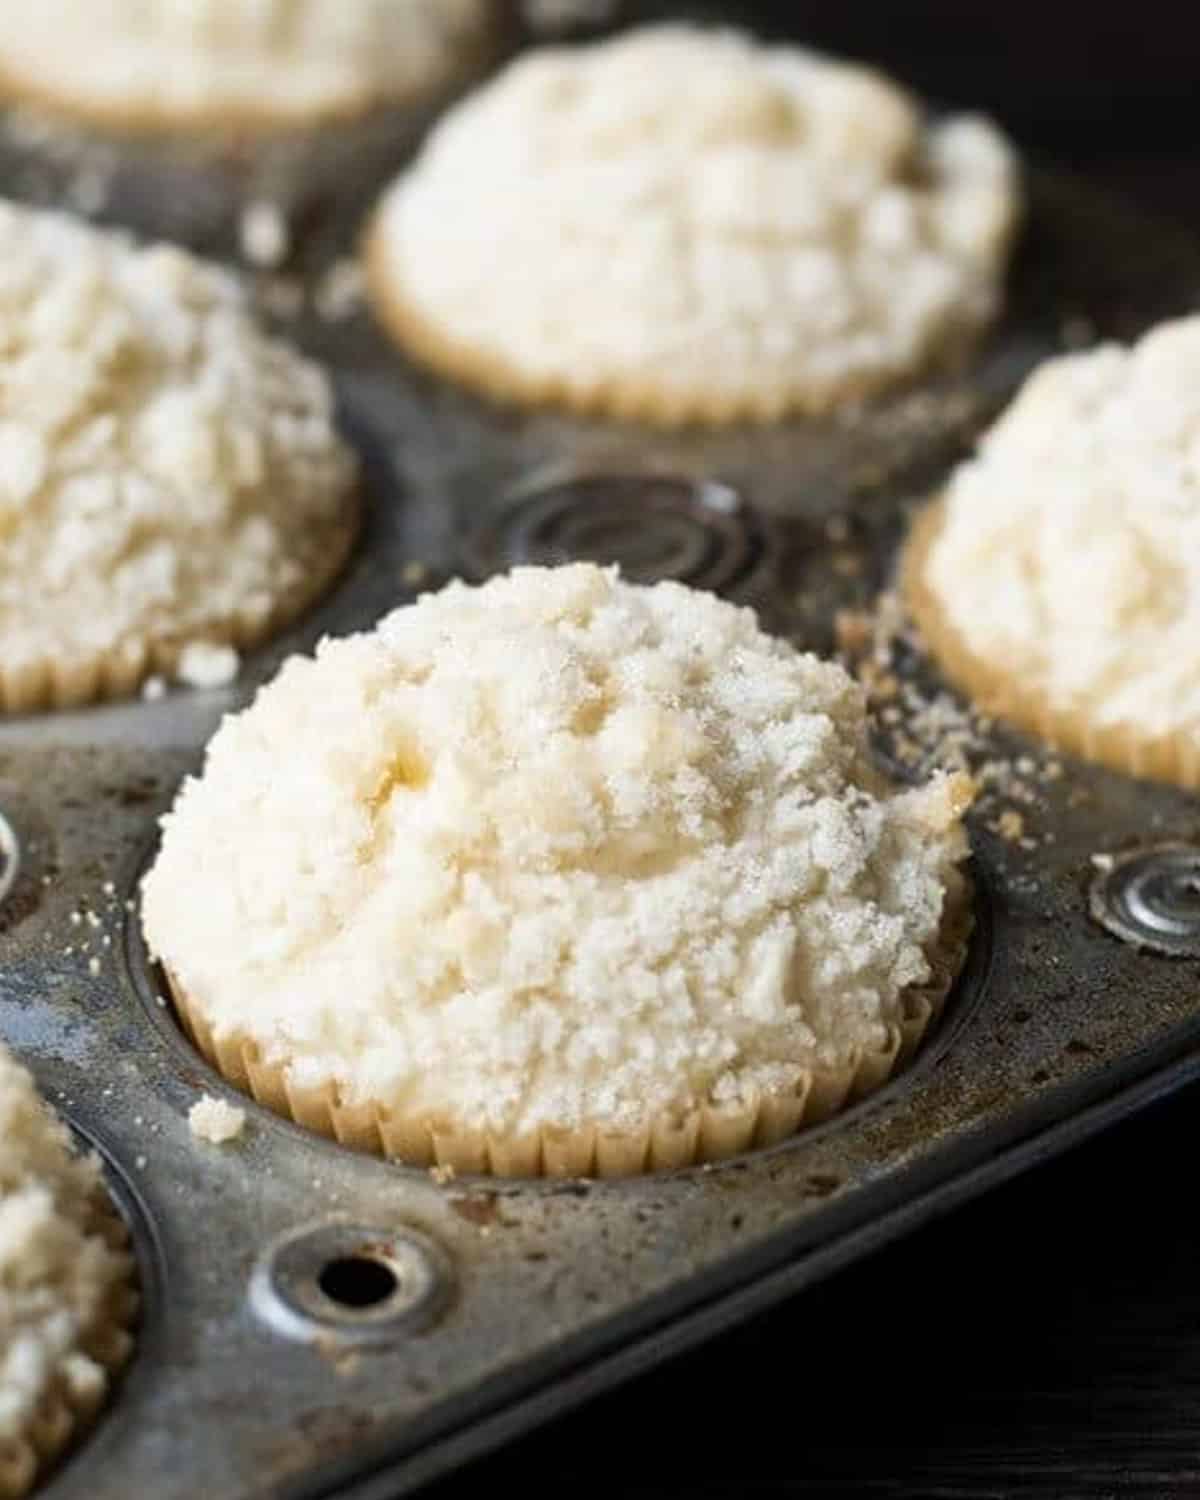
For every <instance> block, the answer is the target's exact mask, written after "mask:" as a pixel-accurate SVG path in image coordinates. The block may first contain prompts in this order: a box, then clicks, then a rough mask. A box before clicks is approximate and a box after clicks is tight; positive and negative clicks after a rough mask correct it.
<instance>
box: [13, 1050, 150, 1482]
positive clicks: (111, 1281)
mask: <svg viewBox="0 0 1200 1500" xmlns="http://www.w3.org/2000/svg"><path fill="white" fill-rule="evenodd" d="M126 1239H127V1236H126V1233H125V1230H124V1226H123V1225H122V1223H121V1220H120V1219H119V1218H118V1216H117V1214H116V1211H115V1209H114V1208H113V1207H112V1205H111V1203H110V1201H109V1198H108V1194H107V1192H106V1191H105V1188H104V1184H103V1180H102V1178H101V1175H100V1166H99V1163H98V1162H97V1160H96V1159H95V1158H94V1157H83V1156H79V1155H77V1154H76V1153H75V1152H74V1151H73V1150H72V1145H71V1137H70V1135H69V1133H68V1131H67V1129H66V1127H65V1126H64V1125H63V1124H61V1122H59V1121H58V1120H57V1119H55V1117H54V1116H53V1115H52V1113H51V1112H50V1110H49V1108H48V1107H47V1106H46V1105H45V1104H44V1103H43V1102H42V1100H41V1099H40V1098H39V1097H38V1094H37V1091H36V1089H35V1087H34V1083H33V1080H32V1078H31V1077H30V1076H29V1074H28V1073H27V1072H26V1070H25V1069H24V1068H23V1067H21V1066H20V1065H19V1064H18V1063H17V1062H16V1061H15V1060H14V1058H13V1057H12V1055H11V1054H10V1053H9V1052H8V1050H7V1049H6V1048H5V1047H4V1046H3V1045H2V1044H0V1497H3V1500H13V1497H15V1496H19V1495H24V1494H26V1493H27V1492H28V1490H29V1489H30V1488H31V1487H32V1485H33V1483H34V1481H35V1480H36V1479H37V1478H38V1476H39V1475H40V1474H41V1473H43V1472H44V1471H45V1469H46V1468H47V1467H48V1466H49V1465H50V1464H51V1463H52V1462H53V1461H54V1459H55V1458H57V1457H58V1455H59V1454H60V1453H61V1452H62V1451H63V1449H64V1448H65V1447H66V1446H67V1444H68V1443H69V1442H70V1441H71V1440H72V1438H73V1437H75V1435H76V1434H77V1433H78V1432H79V1430H80V1429H81V1427H82V1426H83V1425H84V1424H85V1423H86V1422H88V1421H89V1420H91V1418H92V1417H93V1416H94V1415H95V1413H96V1412H97V1411H98V1410H99V1409H100V1407H101V1406H102V1405H103V1403H104V1399H105V1396H106V1393H107V1390H108V1383H109V1377H110V1375H111V1373H112V1372H113V1371H114V1370H116V1369H117V1368H118V1367H119V1366H120V1365H121V1364H123V1363H124V1361H125V1360H126V1358H127V1357H128V1355H129V1352H130V1349H131V1348H132V1338H131V1335H130V1328H131V1325H132V1320H133V1317H134V1314H135V1312H136V1308H137V1295H136V1292H135V1289H134V1263H133V1258H132V1256H131V1255H130V1254H129V1251H128V1249H127V1248H126Z"/></svg>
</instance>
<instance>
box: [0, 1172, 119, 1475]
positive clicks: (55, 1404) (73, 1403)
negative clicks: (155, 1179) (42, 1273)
mask: <svg viewBox="0 0 1200 1500" xmlns="http://www.w3.org/2000/svg"><path fill="white" fill-rule="evenodd" d="M87 1228H88V1230H89V1232H90V1233H92V1234H97V1235H100V1236H101V1237H102V1238H103V1239H104V1240H105V1241H106V1242H107V1244H108V1245H109V1248H110V1249H112V1250H117V1251H121V1252H122V1253H123V1259H124V1260H125V1262H126V1273H125V1274H124V1275H123V1276H120V1277H118V1278H115V1279H114V1282H113V1285H112V1286H111V1287H110V1289H109V1294H108V1296H107V1297H106V1298H105V1299H104V1302H103V1305H102V1306H101V1307H100V1308H99V1309H98V1310H97V1313H96V1316H95V1317H94V1318H93V1320H92V1322H91V1324H90V1326H89V1327H87V1328H85V1329H84V1330H83V1331H82V1334H81V1336H80V1339H79V1343H78V1352H79V1353H80V1354H85V1355H87V1356H88V1357H89V1358H90V1359H91V1360H93V1361H94V1362H95V1363H96V1364H97V1365H98V1366H99V1367H100V1369H101V1371H102V1378H101V1379H100V1380H98V1381H96V1382H94V1383H73V1382H72V1381H70V1380H69V1379H68V1378H67V1376H66V1375H65V1374H63V1373H62V1372H59V1373H58V1374H57V1375H56V1377H55V1379H54V1380H53V1382H52V1383H51V1385H50V1386H49V1388H48V1389H47V1391H46V1392H45V1394H44V1396H43V1397H42V1400H41V1403H40V1405H39V1406H38V1408H37V1410H36V1411H35V1412H34V1413H33V1415H32V1417H31V1419H30V1421H29V1424H28V1427H27V1429H26V1430H25V1431H24V1432H23V1433H22V1434H21V1435H20V1436H19V1437H17V1438H15V1439H11V1440H8V1441H5V1440H3V1439H0V1500H19V1497H21V1496H24V1495H27V1494H29V1492H30V1490H32V1489H33V1487H34V1485H35V1483H36V1482H37V1481H38V1480H39V1479H41V1478H42V1477H44V1475H45V1474H46V1471H47V1470H48V1469H49V1467H50V1466H51V1465H52V1464H53V1463H54V1462H55V1461H56V1460H57V1459H58V1458H60V1457H61V1456H62V1455H63V1453H64V1452H65V1451H66V1449H67V1448H69V1447H70V1446H71V1444H72V1443H74V1442H75V1441H76V1440H77V1439H78V1438H79V1437H81V1436H82V1435H83V1433H84V1432H85V1430H86V1428H87V1427H88V1426H89V1425H90V1424H91V1423H92V1422H93V1421H94V1420H95V1418H96V1417H97V1416H98V1415H99V1414H100V1412H101V1411H102V1410H103V1408H104V1406H105V1403H106V1401H107V1399H108V1396H109V1393H110V1377H111V1376H113V1375H115V1374H116V1372H117V1371H118V1370H119V1369H120V1368H121V1366H122V1365H124V1364H125V1362H126V1361H127V1360H128V1358H129V1356H130V1354H131V1352H132V1350H133V1334H132V1328H133V1323H134V1319H135V1318H136V1316H137V1310H138V1305H139V1300H140V1299H139V1297H138V1292H137V1281H136V1263H135V1261H134V1258H133V1255H132V1253H130V1252H129V1251H128V1249H127V1246H128V1243H129V1232H128V1230H127V1229H126V1228H125V1224H124V1222H123V1221H122V1219H121V1217H120V1215H119V1214H118V1213H117V1211H116V1209H115V1208H114V1207H113V1206H112V1204H111V1202H110V1201H109V1199H108V1197H107V1194H105V1193H104V1192H103V1189H101V1191H100V1194H99V1196H98V1198H97V1201H96V1204H95V1207H94V1209H93V1216H92V1219H91V1222H90V1223H89V1224H88V1226H87Z"/></svg>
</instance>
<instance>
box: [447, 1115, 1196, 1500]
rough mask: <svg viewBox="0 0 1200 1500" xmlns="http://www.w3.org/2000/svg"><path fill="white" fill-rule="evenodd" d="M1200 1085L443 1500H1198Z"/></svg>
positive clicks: (629, 1390)
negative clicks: (826, 1499)
mask: <svg viewBox="0 0 1200 1500" xmlns="http://www.w3.org/2000/svg"><path fill="white" fill-rule="evenodd" d="M1198 1134H1200V1090H1197V1089H1193V1090H1191V1091H1189V1092H1187V1093H1186V1094H1183V1095H1180V1096H1177V1098H1176V1099H1175V1100H1172V1101H1170V1102H1168V1103H1167V1104H1165V1105H1163V1106H1159V1107H1156V1108H1155V1109H1154V1110H1153V1111H1152V1112H1150V1113H1148V1114H1146V1115H1143V1116H1141V1117H1139V1118H1138V1119H1136V1120H1134V1121H1131V1122H1128V1123H1127V1124H1125V1125H1124V1126H1122V1127H1120V1128H1118V1129H1116V1130H1114V1131H1111V1132H1110V1133H1109V1134H1108V1135H1107V1136H1104V1137H1102V1138H1100V1139H1098V1140H1097V1141H1095V1142H1093V1143H1091V1144H1089V1145H1087V1146H1084V1147H1082V1148H1080V1149H1079V1150H1077V1151H1076V1152H1074V1153H1073V1154H1072V1155H1070V1156H1068V1157H1066V1158H1063V1159H1061V1160H1060V1161H1058V1162H1056V1163H1054V1164H1052V1165H1050V1166H1048V1167H1043V1168H1041V1169H1039V1170H1038V1171H1037V1172H1035V1173H1033V1174H1031V1175H1029V1176H1027V1177H1025V1178H1023V1179H1021V1180H1018V1181H1016V1182H1014V1183H1011V1184H1009V1185H1007V1186H1006V1187H1004V1188H1001V1189H998V1190H996V1191H994V1192H993V1193H991V1194H990V1195H989V1196H988V1197H986V1198H984V1199H981V1200H979V1201H978V1202H976V1203H975V1204H973V1205H970V1206H968V1207H967V1208H964V1209H961V1210H959V1211H958V1212H957V1213H956V1214H954V1215H952V1216H951V1217H949V1218H948V1219H944V1220H942V1221H941V1222H939V1223H937V1224H934V1225H931V1226H929V1227H927V1228H925V1229H923V1230H921V1231H920V1232H918V1233H917V1234H915V1235H913V1236H911V1237H910V1238H909V1239H907V1240H906V1241H903V1242H901V1243H899V1244H896V1245H894V1246H892V1247H891V1248H889V1249H887V1250H885V1251H883V1252H881V1253H880V1254H879V1255H878V1256H876V1257H875V1258H874V1259H873V1260H870V1261H868V1262H866V1263H864V1264H862V1265H860V1266H858V1267H855V1268H853V1269H852V1270H849V1271H846V1272H844V1273H843V1274H842V1275H840V1276H838V1277H836V1278H835V1279H833V1280H831V1281H829V1282H827V1283H826V1284H825V1285H824V1286H822V1287H820V1288H818V1289H816V1290H814V1291H813V1292H811V1293H807V1294H805V1295H802V1296H798V1297H794V1298H792V1299H791V1300H790V1301H788V1302H786V1303H784V1304H782V1305H781V1306H780V1307H778V1308H777V1309H775V1310H774V1311H773V1312H771V1313H769V1314H767V1315H765V1316H764V1317H762V1318H760V1319H759V1320H757V1321H756V1322H754V1323H752V1324H749V1325H747V1326H745V1327H743V1328H741V1329H739V1330H738V1331H736V1332H734V1333H731V1334H728V1335H726V1336H724V1337H722V1338H720V1339H718V1340H716V1341H714V1342H713V1343H710V1344H708V1345H707V1346H705V1347H704V1348H703V1349H701V1350H699V1351H697V1352H695V1353H693V1354H690V1355H687V1356H684V1357H683V1358H681V1359H678V1360H676V1361H675V1362H673V1363H671V1364H669V1365H666V1366H664V1367H662V1368H661V1369H660V1370H658V1371H656V1372H654V1373H653V1374H651V1375H649V1376H645V1377H643V1378H641V1379H640V1380H638V1381H636V1382H635V1383H633V1384H631V1385H629V1386H626V1387H624V1388H623V1389H621V1390H620V1391H618V1392H617V1393H615V1394H613V1395H611V1396H608V1397H605V1398H603V1399H601V1400H599V1401H597V1402H594V1403H593V1404H592V1405H590V1406H588V1407H585V1408H584V1409H582V1410H581V1411H579V1412H578V1413H576V1414H574V1415H572V1416H569V1417H567V1418H564V1419H563V1420H561V1421H559V1422H558V1423H556V1424H554V1425H553V1426H551V1427H549V1428H546V1429H543V1430H542V1431H540V1432H537V1433H534V1434H533V1435H532V1436H530V1437H528V1438H525V1439H522V1440H521V1441H519V1442H518V1443H516V1444H514V1445H512V1446H511V1447H509V1448H508V1449H506V1450H504V1451H503V1452H501V1453H499V1454H496V1455H494V1456H493V1457H491V1458H489V1459H486V1460H483V1461H481V1462H479V1463H477V1464H475V1465H473V1466H472V1467H471V1468H469V1469H466V1470H464V1471H463V1472H462V1473H461V1474H460V1475H459V1476H457V1477H455V1478H454V1479H452V1480H449V1481H446V1482H444V1483H443V1484H441V1485H439V1486H438V1487H436V1489H434V1490H432V1491H431V1492H430V1496H431V1500H478V1497H480V1496H483V1495H487V1494H497V1495H520V1496H521V1497H522V1500H551V1497H554V1500H558V1497H563V1496H565V1497H570V1500H585V1497H586V1500H592V1497H596V1500H599V1497H601V1496H604V1497H606V1500H617V1497H620V1500H625V1497H629V1500H733V1497H737V1496H758V1497H775V1496H793V1495H808V1496H812V1495H816V1496H821V1495H832V1496H839V1497H841V1496H859V1495H861V1496H866V1497H871V1500H876V1497H888V1500H895V1497H900V1496H906V1497H907V1496H922V1497H924V1496H929V1497H937V1500H951V1497H953V1500H960V1497H961V1500H1004V1497H1007V1496H1010V1495H1025V1494H1035V1495H1044V1496H1054V1497H1060V1500H1075V1497H1079V1500H1085V1497H1086V1500H1100V1497H1109V1496H1112V1497H1118V1496H1119V1497H1126V1496H1138V1497H1146V1500H1150V1497H1154V1500H1173V1497H1177V1496H1179V1497H1184V1496H1191V1495H1200V1219H1198V1216H1197V1214H1196V1210H1195V1205H1194V1196H1195V1186H1194V1183H1195V1169H1194V1166H1193V1161H1194V1156H1195V1142H1196V1138H1197V1135H1198Z"/></svg>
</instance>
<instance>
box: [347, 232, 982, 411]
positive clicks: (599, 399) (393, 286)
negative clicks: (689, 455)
mask: <svg viewBox="0 0 1200 1500" xmlns="http://www.w3.org/2000/svg"><path fill="white" fill-rule="evenodd" d="M386 240H387V235H386V232H385V229H384V225H383V217H382V215H381V214H377V215H376V217H375V220H374V222H373V224H372V225H371V227H370V229H369V232H368V234H367V237H366V242H365V250H364V255H365V261H366V272H367V292H368V296H369V298H370V301H371V304H372V306H373V307H374V309H375V312H376V314H377V316H378V318H379V321H380V322H381V323H382V325H383V326H384V328H385V329H386V330H387V331H388V333H390V334H391V336H392V338H393V339H394V340H395V342H396V343H398V344H399V345H400V346H401V347H402V348H403V349H404V350H406V351H407V352H408V353H409V354H410V355H411V356H412V357H413V358H414V359H415V360H416V361H417V362H418V363H420V364H423V365H426V366H427V367H428V368H429V369H431V370H433V371H434V372H435V373H436V374H438V375H441V376H443V377H444V378H446V379H448V380H452V381H454V382H456V383H458V384H461V385H463V386H467V387H469V388H470V389H472V390H474V391H476V392H479V393H481V394H482V395H484V396H485V397H488V398H489V399H491V400H493V401H497V402H500V403H501V404H509V405H518V406H526V407H538V408H557V409H561V410H566V411H568V412H571V413H572V414H573V415H575V416H577V417H601V418H611V419H613V420H616V421H623V422H636V423H641V424H643V425H644V426H647V427H656V428H665V429H673V428H680V427H689V426H696V427H710V428H714V427H729V426H733V425H735V424H738V423H745V424H747V425H753V426H765V425H768V424H770V423H772V422H781V421H783V420H784V419H785V418H787V417H792V416H823V415H827V414H828V413H830V412H831V411H834V410H836V409H838V408H841V407H846V406H853V405H854V404H855V403H856V402H859V401H863V400H865V399H867V398H868V397H870V396H875V395H878V394H880V393H881V392H883V391H885V390H888V391H890V390H899V389H903V388H904V387H905V385H909V384H911V383H912V381H914V380H915V379H917V378H919V377H920V376H922V375H927V374H929V373H930V372H931V371H936V370H942V371H947V370H952V369H955V368H957V367H958V366H959V365H961V364H962V363H963V362H964V361H965V359H966V357H967V355H968V354H969V353H970V351H971V349H972V348H973V347H974V345H975V344H976V343H977V342H978V339H979V336H980V334H981V332H982V329H981V328H976V327H967V326H965V325H964V327H963V328H962V329H960V330H955V331H954V332H947V333H946V336H945V338H944V339H943V341H942V344H941V346H940V347H939V348H938V349H937V350H936V351H935V352H934V353H933V354H932V355H931V356H930V357H929V358H928V359H926V360H924V361H922V362H921V363H920V364H919V365H917V366H915V367H914V368H913V369H912V370H911V371H909V372H907V373H906V374H904V375H897V374H896V373H895V372H894V371H879V372H875V373H861V374H859V375H850V376H845V377H842V378H840V379H838V380H833V381H828V382H826V383H825V384H822V385H816V384H813V383H812V382H811V381H809V382H807V383H805V384H800V383H794V384H788V383H786V382H782V381H780V382H778V383H776V384H775V385H773V386H766V385H764V386H763V387H762V388H761V389H759V390H745V389H741V390H737V391H728V390H725V391H723V390H721V389H720V388H719V386H718V384H717V379H718V377H716V376H713V375H712V374H711V372H710V373H709V374H708V377H707V383H705V379H706V376H705V372H704V371H703V370H697V371H696V372H695V379H696V383H695V384H693V385H689V386H687V387H683V386H674V387H667V386H665V385H663V384H662V383H659V382H655V381H654V380H653V379H643V378H639V376H638V375H637V374H636V373H633V372H629V373H627V374H623V375H620V376H611V377H605V378H597V376H596V375H595V373H594V372H593V371H591V370H589V369H587V368H586V367H580V368H579V369H578V370H574V371H572V372H571V373H570V374H569V375H568V374H561V373H560V374H555V375H535V374H532V373H531V372H530V371H529V370H526V369H522V368H521V367H520V366H519V365H517V364H516V363H515V362H513V361H510V360H507V359H505V358H504V357H503V356H502V355H499V354H497V353H495V352H489V351H487V350H484V349H481V348H479V347H478V346H477V345H475V344H472V343H469V342H467V341H465V340H462V339H457V338H455V337H453V336H452V335H451V334H449V333H447V332H446V330H445V329H444V328H441V327H439V326H438V324H437V322H436V320H435V319H434V318H432V317H430V316H428V315H427V314H426V313H425V312H423V311H422V310H421V309H420V308H419V307H418V306H417V305H416V304H415V302H414V301H413V300H412V298H411V297H409V296H408V295H407V294H406V292H405V289H404V287H403V286H402V285H400V284H399V283H398V279H397V277H396V276H395V275H394V274H393V271H392V268H391V266H390V265H389V261H388V254H387V246H386Z"/></svg>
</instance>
